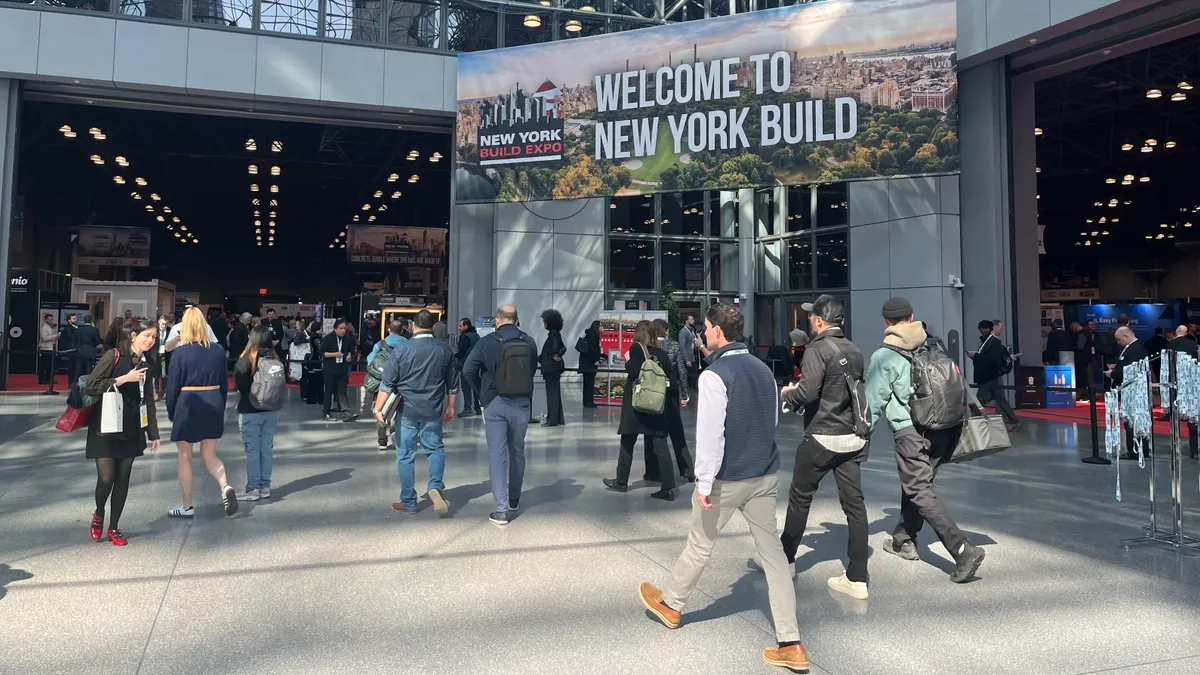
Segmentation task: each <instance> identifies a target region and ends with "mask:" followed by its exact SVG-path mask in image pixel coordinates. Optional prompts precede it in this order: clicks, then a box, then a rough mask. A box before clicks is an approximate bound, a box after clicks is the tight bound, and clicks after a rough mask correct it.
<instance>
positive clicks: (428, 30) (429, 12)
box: [387, 0, 495, 51]
mask: <svg viewBox="0 0 1200 675" xmlns="http://www.w3.org/2000/svg"><path fill="white" fill-rule="evenodd" d="M493 18H494V17H493ZM441 23H442V5H441V3H439V2H436V1H434V2H420V1H418V0H392V1H391V2H389V3H388V10H387V42H388V44H389V45H398V46H402V47H425V48H427V49H440V48H441V46H442V36H441ZM492 31H493V33H494V32H495V21H494V20H493V22H492ZM460 51H471V50H460Z"/></svg>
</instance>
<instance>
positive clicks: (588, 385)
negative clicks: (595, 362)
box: [583, 372, 596, 408]
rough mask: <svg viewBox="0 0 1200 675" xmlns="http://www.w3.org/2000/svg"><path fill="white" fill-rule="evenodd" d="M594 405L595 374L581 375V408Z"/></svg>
mask: <svg viewBox="0 0 1200 675" xmlns="http://www.w3.org/2000/svg"><path fill="white" fill-rule="evenodd" d="M594 405H596V373H587V372H585V373H583V407H585V408H590V407H591V406H594Z"/></svg>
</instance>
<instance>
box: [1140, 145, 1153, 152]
mask: <svg viewBox="0 0 1200 675" xmlns="http://www.w3.org/2000/svg"><path fill="white" fill-rule="evenodd" d="M1142 152H1154V148H1152V147H1150V146H1149V145H1143V146H1142Z"/></svg>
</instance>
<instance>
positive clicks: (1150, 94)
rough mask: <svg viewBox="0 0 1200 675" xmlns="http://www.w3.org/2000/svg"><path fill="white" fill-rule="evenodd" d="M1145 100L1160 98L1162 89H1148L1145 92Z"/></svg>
mask: <svg viewBox="0 0 1200 675" xmlns="http://www.w3.org/2000/svg"><path fill="white" fill-rule="evenodd" d="M1146 98H1162V89H1149V90H1147V91H1146Z"/></svg>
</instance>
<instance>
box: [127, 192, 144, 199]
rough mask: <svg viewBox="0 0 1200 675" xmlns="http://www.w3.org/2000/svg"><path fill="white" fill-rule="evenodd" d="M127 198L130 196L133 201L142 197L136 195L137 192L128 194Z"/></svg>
mask: <svg viewBox="0 0 1200 675" xmlns="http://www.w3.org/2000/svg"><path fill="white" fill-rule="evenodd" d="M129 196H130V197H133V198H134V199H141V198H142V195H141V194H139V193H137V192H130V193H129Z"/></svg>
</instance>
